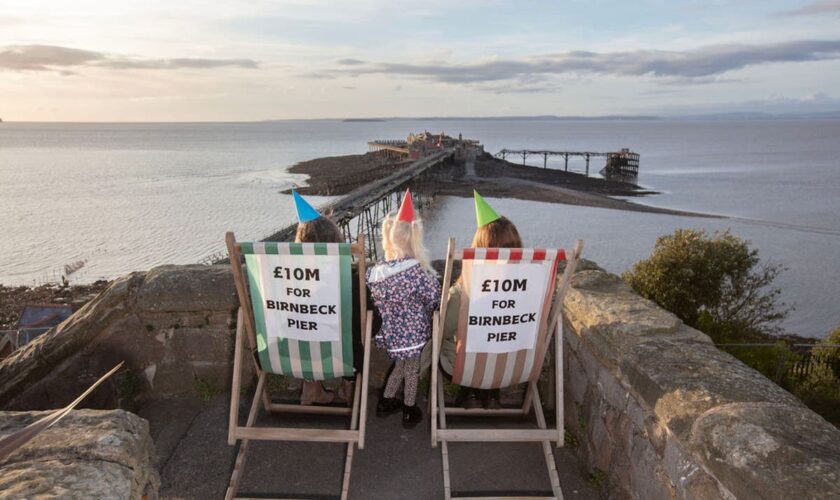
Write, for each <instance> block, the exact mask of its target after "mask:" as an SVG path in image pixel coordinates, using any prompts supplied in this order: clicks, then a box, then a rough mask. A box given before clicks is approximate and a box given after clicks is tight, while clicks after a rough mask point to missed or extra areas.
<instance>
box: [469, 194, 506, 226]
mask: <svg viewBox="0 0 840 500" xmlns="http://www.w3.org/2000/svg"><path fill="white" fill-rule="evenodd" d="M473 197H474V198H475V224H476V226H478V227H482V226H486V225H487V224H490V223H491V222H493V221H496V220H499V219H501V218H502V216H501V215H499V214H497V213H496V211H495V210H493V207H491V206H490V205H489V204H488V203H487V202H486V201H484V198H482V197H481V195H480V194H478V191H476V190H475V189H473Z"/></svg>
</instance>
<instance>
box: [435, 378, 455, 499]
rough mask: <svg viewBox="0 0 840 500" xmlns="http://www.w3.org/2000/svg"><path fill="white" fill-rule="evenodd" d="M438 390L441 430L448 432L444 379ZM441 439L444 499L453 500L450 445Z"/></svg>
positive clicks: (440, 382)
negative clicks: (450, 476) (450, 475)
mask: <svg viewBox="0 0 840 500" xmlns="http://www.w3.org/2000/svg"><path fill="white" fill-rule="evenodd" d="M437 390H438V396H439V397H440V415H439V418H440V428H441V429H442V430H446V400H445V399H444V397H443V396H444V394H443V379H440V380H439V382H438V387H437ZM439 439H440V440H441V442H442V444H441V447H440V455H441V459H442V460H441V461H442V463H443V497H444V498H445V499H446V500H449V499H450V498H452V483H451V481H450V478H449V444H448V443H447V442H446V440H445V439H443V438H442V437H440V436H439Z"/></svg>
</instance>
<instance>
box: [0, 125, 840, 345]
mask: <svg viewBox="0 0 840 500" xmlns="http://www.w3.org/2000/svg"><path fill="white" fill-rule="evenodd" d="M423 129H428V130H431V131H440V130H443V131H444V132H446V133H448V134H450V135H456V134H457V133H458V132H463V134H464V136H465V137H471V138H472V137H475V138H479V139H481V140H482V141H483V142H484V144H485V145H486V148H487V150H488V151H491V152H495V151H498V150H499V149H501V148H503V147H508V148H518V147H532V148H548V147H551V148H556V149H588V150H596V151H597V150H603V151H608V150H610V151H611V150H616V149H618V148H621V147H630V148H632V149H633V150H635V151H637V152H639V153H641V155H642V161H641V171H642V175H641V178H640V182H641V183H642V184H644V185H645V186H648V187H651V188H653V189H656V190H659V191H662V192H663V194H661V195H658V196H655V197H649V198H646V199H644V200H643V202H644V203H648V204H652V205H658V206H665V207H673V208H680V209H686V210H695V211H702V212H710V213H716V214H722V215H727V216H730V217H733V218H732V219H729V220H712V219H695V218H683V217H672V216H663V215H649V214H637V213H626V212H619V211H613V210H603V209H593V208H582V207H571V206H565V205H551V204H543V203H530V202H522V201H516V200H492V203H493V204H494V206H495V207H496V208H497V210H498V211H499V212H501V213H504V214H506V215H508V216H509V217H510V218H511V219H513V220H514V221H515V222H516V223H517V225H519V227H520V228H521V232H522V233H523V235H524V236H525V238H526V240H527V241H526V243H527V244H529V245H531V246H548V245H563V246H568V245H571V243H572V241H573V240H574V239H575V238H583V239H585V240H586V242H587V247H586V252H585V254H586V256H587V257H588V258H591V259H594V260H596V261H598V262H599V263H600V264H601V265H602V266H604V267H606V268H607V269H609V270H611V271H615V272H620V271H623V270H625V269H626V268H628V267H629V266H630V265H632V263H633V262H635V261H637V260H639V259H641V258H644V257H645V256H647V255H648V253H649V252H650V249H651V247H652V246H653V244H654V241H655V239H656V237H657V236H659V235H661V234H665V233H669V232H671V231H673V229H675V228H677V227H694V228H707V229H710V230H715V229H724V228H731V229H732V231H733V232H734V233H735V234H737V235H739V236H741V237H744V238H747V239H749V240H751V241H752V242H753V244H754V245H755V246H756V247H757V248H759V250H760V252H761V256H762V257H763V258H765V259H766V260H768V261H771V262H775V263H781V264H784V265H786V266H788V267H789V270H788V271H787V272H785V273H784V274H783V275H782V277H781V278H780V279H779V281H778V285H779V286H781V287H782V288H783V290H784V299H785V300H786V301H788V302H795V303H796V304H797V307H798V308H797V311H796V312H795V313H794V314H793V315H792V316H791V318H790V320H789V321H788V322H787V323H786V325H785V326H786V327H787V328H788V329H789V330H791V331H793V332H796V333H800V334H803V335H808V336H814V337H820V336H823V335H825V334H826V333H827V332H828V331H829V330H830V329H832V328H834V327H836V326H838V325H840V307H838V305H837V304H838V299H837V297H838V296H840V259H839V258H838V257H840V250H838V249H840V217H838V216H837V214H838V209H840V121H793V120H790V121H734V122H727V121H515V120H503V121H478V120H466V121H438V122H435V121H419V120H396V121H388V122H373V123H343V122H339V121H285V122H271V123H249V124H227V123H216V124H34V123H30V124H17V123H4V124H2V125H0V213H2V218H1V219H0V220H2V224H3V229H4V230H3V232H2V236H3V237H2V238H0V283H4V284H32V283H33V282H40V281H44V280H51V279H53V278H54V277H57V276H59V275H60V272H61V271H60V270H61V269H62V268H63V266H64V265H65V264H68V263H73V262H76V261H86V262H87V263H86V265H85V266H84V267H83V268H82V269H81V270H80V271H78V272H77V273H75V274H74V275H72V279H73V280H75V281H91V280H94V279H97V278H101V277H104V278H112V277H115V276H118V275H121V274H124V273H127V272H129V271H134V270H144V269H148V268H149V267H152V266H154V265H156V264H161V263H179V264H180V263H192V262H196V261H198V260H200V259H201V258H203V257H205V256H207V255H210V254H213V253H215V252H218V251H220V250H223V248H224V245H223V233H224V231H226V230H234V231H236V233H237V236H238V237H239V238H240V239H258V238H262V237H264V236H266V235H267V234H269V233H270V232H271V231H272V230H274V229H276V228H279V227H282V226H284V225H285V224H287V223H289V222H290V221H292V220H293V212H292V211H291V207H292V204H291V199H290V197H288V196H285V195H280V194H279V193H278V192H279V191H281V190H284V189H286V188H287V187H288V186H290V185H292V184H294V183H302V182H305V179H304V178H301V177H299V176H294V175H290V174H288V173H286V169H287V167H289V166H291V165H292V164H294V163H295V162H297V161H301V160H306V159H310V158H314V157H319V156H326V155H338V154H348V153H361V152H365V151H366V150H367V146H366V141H367V140H369V139H371V138H380V137H385V138H396V137H402V136H404V135H405V134H406V133H407V132H408V131H419V130H423ZM593 165H595V164H593ZM555 166H558V167H559V163H558V164H557V165H555ZM571 167H572V168H573V169H582V168H583V163H582V161H581V162H580V163H576V162H571ZM598 167H600V165H598ZM593 170H597V168H594V169H593ZM314 201H315V202H324V201H326V200H325V199H320V200H319V199H318V198H314ZM535 214H537V216H535ZM427 227H428V232H429V241H428V245H429V247H430V248H431V249H432V251H433V253H435V254H437V255H440V254H441V253H442V252H443V248H444V246H445V240H446V238H447V237H448V236H450V235H451V236H456V237H457V238H458V240H459V242H460V243H461V244H466V243H467V241H468V238H469V236H470V235H471V234H472V230H473V228H474V222H473V211H472V206H471V201H470V200H465V199H459V198H445V199H443V200H442V201H441V203H440V206H439V207H438V208H437V209H436V210H434V211H433V212H431V213H429V214H428V215H427Z"/></svg>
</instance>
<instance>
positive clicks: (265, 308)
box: [240, 242, 353, 380]
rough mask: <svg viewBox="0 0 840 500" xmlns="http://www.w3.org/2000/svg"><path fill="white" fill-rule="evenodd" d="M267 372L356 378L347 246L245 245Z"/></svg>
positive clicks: (259, 347) (260, 349)
mask: <svg viewBox="0 0 840 500" xmlns="http://www.w3.org/2000/svg"><path fill="white" fill-rule="evenodd" d="M240 246H241V248H242V253H243V254H244V256H245V264H246V266H247V269H248V282H249V285H250V288H251V294H252V297H253V301H252V307H253V311H254V319H255V321H256V325H255V326H256V330H257V332H256V333H257V354H258V355H259V358H260V364H261V365H262V367H263V370H266V371H270V372H271V373H276V374H280V375H287V376H290V377H295V378H303V379H306V380H325V379H331V378H335V377H345V376H348V377H349V376H352V375H353V344H352V340H353V337H352V335H353V325H352V312H353V311H352V310H353V305H352V299H353V292H352V286H353V283H352V279H351V271H350V265H351V255H350V245H349V244H347V243H334V244H327V243H272V242H266V243H241V244H240Z"/></svg>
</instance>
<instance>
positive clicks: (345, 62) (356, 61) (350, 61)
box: [336, 58, 365, 66]
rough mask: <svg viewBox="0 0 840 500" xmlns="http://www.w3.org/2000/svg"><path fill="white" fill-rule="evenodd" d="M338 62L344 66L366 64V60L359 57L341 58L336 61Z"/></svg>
mask: <svg viewBox="0 0 840 500" xmlns="http://www.w3.org/2000/svg"><path fill="white" fill-rule="evenodd" d="M336 63H338V64H340V65H342V66H358V65H360V64H364V63H365V62H364V61H362V60H359V59H352V58H348V59H339V60H338V61H336Z"/></svg>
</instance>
